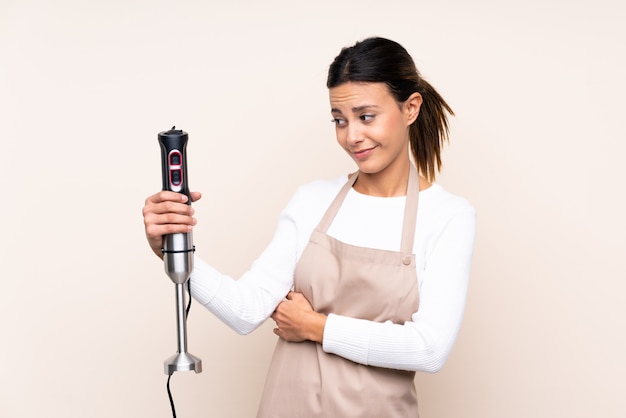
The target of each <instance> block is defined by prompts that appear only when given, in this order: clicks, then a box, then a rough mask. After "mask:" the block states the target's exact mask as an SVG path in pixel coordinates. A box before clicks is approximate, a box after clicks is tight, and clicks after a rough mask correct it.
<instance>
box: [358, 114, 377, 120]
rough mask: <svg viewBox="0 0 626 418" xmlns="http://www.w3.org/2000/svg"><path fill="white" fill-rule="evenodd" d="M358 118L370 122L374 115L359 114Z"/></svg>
mask: <svg viewBox="0 0 626 418" xmlns="http://www.w3.org/2000/svg"><path fill="white" fill-rule="evenodd" d="M359 119H361V120H362V121H363V122H371V121H372V120H373V119H374V115H372V114H369V113H367V114H365V115H361V116H359Z"/></svg>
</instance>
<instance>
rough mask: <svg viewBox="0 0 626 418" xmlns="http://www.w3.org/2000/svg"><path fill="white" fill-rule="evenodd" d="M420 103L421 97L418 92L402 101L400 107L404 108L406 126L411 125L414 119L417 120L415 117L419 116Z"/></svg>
mask: <svg viewBox="0 0 626 418" xmlns="http://www.w3.org/2000/svg"><path fill="white" fill-rule="evenodd" d="M422 102H423V99H422V95H421V94H419V93H418V92H415V93H413V94H411V95H410V96H409V98H408V99H406V100H405V101H404V104H403V106H402V107H403V108H404V114H405V116H406V118H407V126H408V125H412V124H413V122H415V119H417V116H418V115H419V114H420V107H421V106H422Z"/></svg>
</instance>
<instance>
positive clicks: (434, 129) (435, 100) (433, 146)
mask: <svg viewBox="0 0 626 418" xmlns="http://www.w3.org/2000/svg"><path fill="white" fill-rule="evenodd" d="M418 93H420V94H421V95H422V106H421V107H420V113H419V115H418V117H417V119H416V120H415V122H413V124H412V125H411V126H410V128H409V143H410V144H411V153H412V154H413V158H414V160H415V164H416V165H417V168H418V169H419V170H420V172H421V173H422V174H423V175H424V177H426V179H427V180H428V181H431V182H432V181H433V180H435V174H436V173H437V172H439V171H440V170H441V150H442V148H443V145H444V142H447V141H448V140H449V135H448V134H449V130H448V114H449V115H452V116H454V112H453V111H452V109H451V108H450V106H448V104H447V103H446V101H445V100H444V99H443V97H441V95H440V94H439V93H438V92H437V91H436V90H435V89H434V88H433V86H431V85H430V84H429V83H428V82H427V81H426V80H424V79H423V78H421V79H420V80H419V85H418Z"/></svg>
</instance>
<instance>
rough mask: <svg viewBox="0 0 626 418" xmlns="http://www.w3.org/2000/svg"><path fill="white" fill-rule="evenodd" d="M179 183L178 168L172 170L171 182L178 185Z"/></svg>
mask: <svg viewBox="0 0 626 418" xmlns="http://www.w3.org/2000/svg"><path fill="white" fill-rule="evenodd" d="M180 183H181V178H180V170H172V184H173V185H174V186H179V185H180Z"/></svg>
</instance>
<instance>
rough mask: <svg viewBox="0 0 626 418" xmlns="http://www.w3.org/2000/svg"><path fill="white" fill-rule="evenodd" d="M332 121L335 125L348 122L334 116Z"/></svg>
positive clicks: (342, 124) (343, 124)
mask: <svg viewBox="0 0 626 418" xmlns="http://www.w3.org/2000/svg"><path fill="white" fill-rule="evenodd" d="M330 122H331V123H334V124H335V126H345V125H346V124H347V122H346V120H345V119H342V118H333V119H331V120H330Z"/></svg>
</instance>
